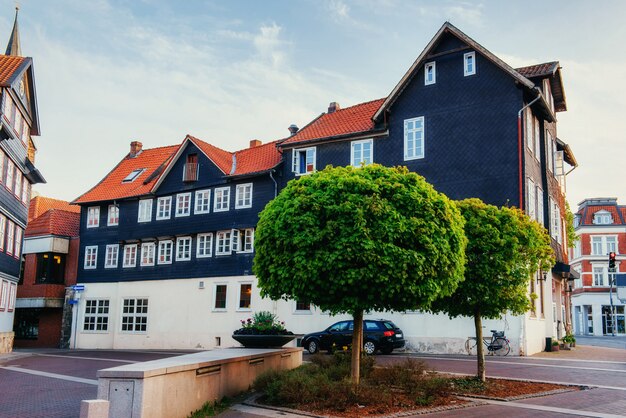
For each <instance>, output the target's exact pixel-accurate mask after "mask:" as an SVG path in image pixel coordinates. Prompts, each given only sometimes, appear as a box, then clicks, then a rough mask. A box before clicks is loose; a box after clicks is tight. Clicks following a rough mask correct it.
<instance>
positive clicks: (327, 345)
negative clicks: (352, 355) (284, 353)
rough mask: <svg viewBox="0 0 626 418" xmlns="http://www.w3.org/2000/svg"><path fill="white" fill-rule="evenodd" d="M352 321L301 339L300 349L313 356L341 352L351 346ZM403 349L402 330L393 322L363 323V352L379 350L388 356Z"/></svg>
mask: <svg viewBox="0 0 626 418" xmlns="http://www.w3.org/2000/svg"><path fill="white" fill-rule="evenodd" d="M353 328H354V324H353V322H352V321H340V322H337V323H335V324H333V325H331V326H330V327H328V328H326V329H325V330H324V331H321V332H313V333H311V334H307V335H305V336H304V338H302V347H304V348H305V349H306V350H308V352H309V353H311V354H315V353H317V352H318V351H319V350H328V351H333V350H334V349H339V350H341V348H342V347H344V346H345V347H349V346H350V345H352V330H353ZM402 347H404V336H403V334H402V330H401V329H400V328H398V327H397V326H396V325H395V324H394V323H393V322H391V321H388V320H386V319H366V320H365V321H363V351H364V352H365V353H366V354H374V353H375V352H376V351H377V350H380V351H381V352H382V353H383V354H390V353H391V352H392V351H393V349H394V348H402Z"/></svg>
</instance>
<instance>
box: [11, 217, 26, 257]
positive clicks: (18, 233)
mask: <svg viewBox="0 0 626 418" xmlns="http://www.w3.org/2000/svg"><path fill="white" fill-rule="evenodd" d="M23 235H24V230H23V229H22V228H21V227H19V226H17V225H15V251H14V254H13V257H15V258H18V259H19V258H20V255H22V236H23Z"/></svg>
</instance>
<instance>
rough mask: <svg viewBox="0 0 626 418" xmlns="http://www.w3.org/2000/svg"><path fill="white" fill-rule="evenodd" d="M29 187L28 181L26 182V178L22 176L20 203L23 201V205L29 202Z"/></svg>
mask: <svg viewBox="0 0 626 418" xmlns="http://www.w3.org/2000/svg"><path fill="white" fill-rule="evenodd" d="M29 188H30V183H29V182H28V179H27V178H26V177H24V184H22V203H24V204H25V205H28V202H29V195H30V193H29Z"/></svg>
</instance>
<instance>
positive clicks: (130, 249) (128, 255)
mask: <svg viewBox="0 0 626 418" xmlns="http://www.w3.org/2000/svg"><path fill="white" fill-rule="evenodd" d="M122 267H123V268H133V267H137V244H126V245H124V258H123V261H122Z"/></svg>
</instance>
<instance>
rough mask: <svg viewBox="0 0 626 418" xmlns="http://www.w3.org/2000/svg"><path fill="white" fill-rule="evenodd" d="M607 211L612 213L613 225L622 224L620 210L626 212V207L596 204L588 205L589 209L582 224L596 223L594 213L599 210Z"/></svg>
mask: <svg viewBox="0 0 626 418" xmlns="http://www.w3.org/2000/svg"><path fill="white" fill-rule="evenodd" d="M601 210H604V211H607V212H609V213H610V214H611V217H612V218H613V225H621V224H622V219H621V218H620V216H619V211H621V212H622V215H624V214H626V207H623V206H622V207H620V206H616V205H594V206H588V207H587V211H586V213H585V218H584V219H582V222H581V225H594V223H593V215H594V214H595V213H596V212H598V211H601Z"/></svg>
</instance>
